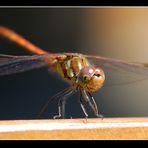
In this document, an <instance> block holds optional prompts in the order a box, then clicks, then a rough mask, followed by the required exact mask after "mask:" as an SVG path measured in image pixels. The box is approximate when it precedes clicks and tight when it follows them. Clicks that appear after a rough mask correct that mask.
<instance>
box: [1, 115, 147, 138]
mask: <svg viewBox="0 0 148 148" xmlns="http://www.w3.org/2000/svg"><path fill="white" fill-rule="evenodd" d="M0 139H29V140H31V139H50V140H57V139H58V140H63V139H66V140H67V139H91V140H92V139H148V118H104V119H98V118H97V119H96V118H94V119H87V120H86V119H58V120H52V119H49V120H47V119H46V120H3V121H0Z"/></svg>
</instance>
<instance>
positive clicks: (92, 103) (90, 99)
mask: <svg viewBox="0 0 148 148" xmlns="http://www.w3.org/2000/svg"><path fill="white" fill-rule="evenodd" d="M83 96H84V99H85V101H87V102H88V104H89V106H90V107H91V109H92V110H93V112H94V114H95V115H96V116H97V117H99V118H103V115H101V114H99V113H98V108H97V104H96V102H95V100H94V98H93V96H92V95H91V94H90V93H89V92H86V91H85V90H83Z"/></svg>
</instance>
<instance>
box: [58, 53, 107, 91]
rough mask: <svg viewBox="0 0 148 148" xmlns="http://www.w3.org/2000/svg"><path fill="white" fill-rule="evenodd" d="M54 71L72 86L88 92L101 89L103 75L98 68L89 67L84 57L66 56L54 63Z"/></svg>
mask: <svg viewBox="0 0 148 148" xmlns="http://www.w3.org/2000/svg"><path fill="white" fill-rule="evenodd" d="M56 71H58V73H59V74H60V75H61V76H62V77H63V78H64V79H66V80H68V82H70V83H71V84H72V85H73V86H75V87H76V88H79V89H85V90H86V91H88V92H94V91H97V90H98V89H99V88H101V87H102V85H103V83H104V80H105V75H104V72H103V70H102V69H101V68H100V67H94V66H91V65H90V63H89V62H88V60H87V59H86V58H85V57H84V56H80V55H79V56H78V55H75V56H74V55H73V56H67V57H66V58H65V59H64V60H61V61H58V62H57V63H56Z"/></svg>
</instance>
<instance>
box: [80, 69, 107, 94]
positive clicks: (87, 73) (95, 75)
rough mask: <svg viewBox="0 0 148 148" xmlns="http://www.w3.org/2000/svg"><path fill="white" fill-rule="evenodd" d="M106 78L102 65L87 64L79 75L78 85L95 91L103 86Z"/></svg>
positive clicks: (89, 90)
mask: <svg viewBox="0 0 148 148" xmlns="http://www.w3.org/2000/svg"><path fill="white" fill-rule="evenodd" d="M104 80H105V74H104V71H103V70H102V69H101V68H100V67H95V66H86V67H84V68H82V69H81V71H80V73H79V75H78V85H79V87H80V88H82V89H85V90H86V91H88V92H95V91H97V90H98V89H99V88H101V87H102V85H103V83H104Z"/></svg>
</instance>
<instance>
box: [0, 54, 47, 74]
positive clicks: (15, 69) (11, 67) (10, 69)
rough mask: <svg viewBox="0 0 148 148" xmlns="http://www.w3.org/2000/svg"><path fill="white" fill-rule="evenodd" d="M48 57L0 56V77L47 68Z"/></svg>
mask: <svg viewBox="0 0 148 148" xmlns="http://www.w3.org/2000/svg"><path fill="white" fill-rule="evenodd" d="M47 56H48V55H33V56H10V55H0V75H9V74H14V73H19V72H24V71H27V70H31V69H35V68H40V67H43V66H47V63H46V62H45V57H47Z"/></svg>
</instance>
